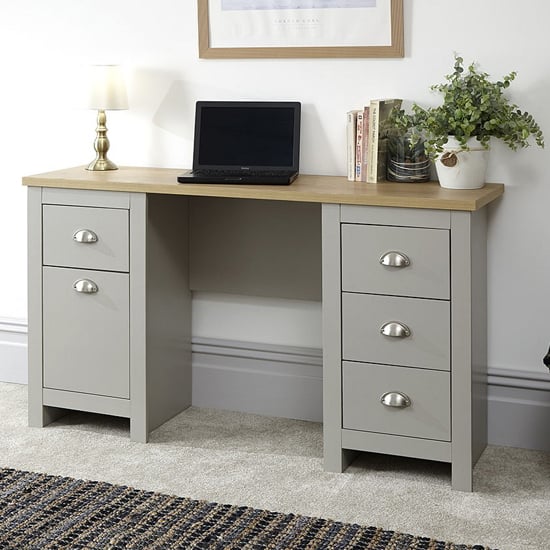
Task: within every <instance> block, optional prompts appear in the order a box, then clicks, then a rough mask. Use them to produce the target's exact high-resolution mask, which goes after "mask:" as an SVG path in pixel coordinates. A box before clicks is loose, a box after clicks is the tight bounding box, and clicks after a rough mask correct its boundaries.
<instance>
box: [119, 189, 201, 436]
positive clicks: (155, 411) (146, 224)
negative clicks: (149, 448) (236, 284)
mask: <svg viewBox="0 0 550 550" xmlns="http://www.w3.org/2000/svg"><path fill="white" fill-rule="evenodd" d="M188 240H189V236H188V199H187V198H186V197H175V196H172V195H166V196H164V195H145V194H143V193H132V194H131V200H130V258H131V260H130V437H131V439H132V441H139V442H143V443H145V442H146V441H147V439H148V436H149V434H150V432H151V431H152V430H154V429H155V428H156V427H158V426H160V425H161V424H163V423H164V422H166V421H167V420H169V419H170V418H172V417H173V416H175V415H177V414H179V413H180V412H181V411H183V410H184V409H186V408H187V407H189V406H190V405H191V292H190V290H189V280H188V278H189V276H188V272H189V269H188Z"/></svg>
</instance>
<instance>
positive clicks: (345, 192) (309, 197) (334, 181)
mask: <svg viewBox="0 0 550 550" xmlns="http://www.w3.org/2000/svg"><path fill="white" fill-rule="evenodd" d="M183 171H184V170H183V169H181V168H180V169H177V168H139V167H121V168H119V169H118V170H110V171H106V172H99V171H98V172H91V171H88V170H86V169H85V167H84V166H77V167H73V168H67V169H65V170H58V171H55V172H48V173H44V174H37V175H34V176H26V177H24V178H23V185H27V186H34V187H58V188H64V189H88V190H99V191H126V192H134V193H153V194H165V195H187V196H197V197H199V196H200V197H228V198H241V199H263V200H280V201H295V202H313V203H328V204H356V205H364V206H392V207H401V208H433V209H437V210H466V211H475V210H479V209H480V208H483V207H484V206H486V205H487V204H489V203H490V202H492V201H493V200H495V199H496V198H498V197H499V196H500V195H502V194H503V193H504V185H503V184H498V183H489V184H487V185H485V187H483V188H481V189H467V190H453V189H443V188H442V187H440V186H439V184H438V183H437V182H429V183H392V182H383V183H378V184H372V183H362V182H351V181H348V180H347V179H346V178H345V177H343V176H314V175H306V174H303V175H300V176H298V178H297V179H296V180H295V181H294V182H293V183H292V184H291V185H225V184H215V185H213V184H181V183H178V182H177V176H178V174H180V173H181V172H183Z"/></svg>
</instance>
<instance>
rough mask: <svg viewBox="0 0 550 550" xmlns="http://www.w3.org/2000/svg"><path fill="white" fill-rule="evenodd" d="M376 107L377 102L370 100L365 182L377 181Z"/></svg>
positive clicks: (377, 105)
mask: <svg viewBox="0 0 550 550" xmlns="http://www.w3.org/2000/svg"><path fill="white" fill-rule="evenodd" d="M378 109H379V102H378V101H375V100H373V101H371V102H370V105H369V137H368V145H367V182H368V183H376V182H377V181H378V170H377V168H378Z"/></svg>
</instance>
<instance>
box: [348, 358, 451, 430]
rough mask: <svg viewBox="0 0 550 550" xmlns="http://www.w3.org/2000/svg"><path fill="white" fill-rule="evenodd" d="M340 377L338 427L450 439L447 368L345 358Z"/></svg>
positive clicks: (448, 377) (448, 376) (448, 378)
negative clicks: (365, 361)
mask: <svg viewBox="0 0 550 550" xmlns="http://www.w3.org/2000/svg"><path fill="white" fill-rule="evenodd" d="M342 383H343V427H344V428H347V429H351V430H361V431H369V432H377V433H384V434H392V435H402V436H409V437H421V438H424V439H435V440H440V441H450V439H451V412H450V410H451V406H450V374H449V373H447V372H440V371H431V370H425V369H414V368H407V367H390V366H387V365H368V364H364V363H346V362H345V363H344V364H343V380H342ZM388 394H389V395H388ZM399 394H401V395H399ZM384 395H386V402H387V403H388V404H386V405H384V404H382V402H381V398H382V396H384ZM406 399H408V400H409V401H408V404H407V401H406ZM390 403H392V404H393V406H390Z"/></svg>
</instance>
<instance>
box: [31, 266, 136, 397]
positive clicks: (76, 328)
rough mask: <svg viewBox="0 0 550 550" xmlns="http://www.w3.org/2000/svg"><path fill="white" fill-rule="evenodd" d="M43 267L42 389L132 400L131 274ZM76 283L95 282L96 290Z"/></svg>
mask: <svg viewBox="0 0 550 550" xmlns="http://www.w3.org/2000/svg"><path fill="white" fill-rule="evenodd" d="M42 271H43V334H44V340H43V341H44V359H43V369H44V387H46V388H51V389H56V390H68V391H74V392H81V393H88V394H95V395H103V396H108V397H120V398H125V399H128V398H129V395H130V394H129V380H130V359H129V320H130V319H129V318H130V313H129V275H128V274H127V273H111V272H106V271H89V270H81V269H66V268H58V267H44V268H43V270H42ZM76 281H91V282H93V283H94V284H95V285H96V286H97V291H96V292H88V293H86V292H78V291H77V290H75V289H74V287H73V285H74V284H75V282H76ZM80 290H86V289H85V288H84V289H82V288H80Z"/></svg>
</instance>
